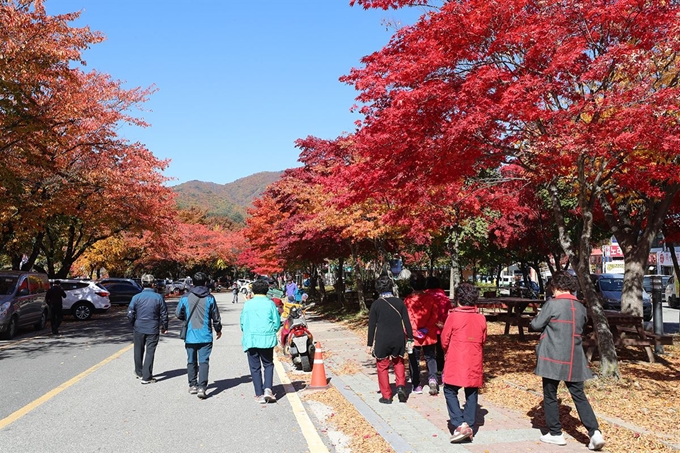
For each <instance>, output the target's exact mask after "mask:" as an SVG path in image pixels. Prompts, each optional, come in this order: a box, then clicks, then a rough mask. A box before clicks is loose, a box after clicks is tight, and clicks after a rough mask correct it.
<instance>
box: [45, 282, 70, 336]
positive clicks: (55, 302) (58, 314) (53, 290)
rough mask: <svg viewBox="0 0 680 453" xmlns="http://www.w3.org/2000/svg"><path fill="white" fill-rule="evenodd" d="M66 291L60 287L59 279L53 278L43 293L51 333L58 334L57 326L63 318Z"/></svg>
mask: <svg viewBox="0 0 680 453" xmlns="http://www.w3.org/2000/svg"><path fill="white" fill-rule="evenodd" d="M65 298H66V292H65V291H64V289H63V288H62V287H61V281H60V280H55V281H54V282H52V286H50V289H48V290H47V292H46V293H45V302H47V305H49V307H50V327H52V335H59V326H60V325H61V320H62V319H63V318H64V313H63V310H64V299H65Z"/></svg>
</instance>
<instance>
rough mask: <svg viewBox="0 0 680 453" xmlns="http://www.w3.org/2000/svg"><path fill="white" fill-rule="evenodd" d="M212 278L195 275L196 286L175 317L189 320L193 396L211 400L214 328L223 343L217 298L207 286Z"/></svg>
mask: <svg viewBox="0 0 680 453" xmlns="http://www.w3.org/2000/svg"><path fill="white" fill-rule="evenodd" d="M207 283H208V276H207V275H205V274H204V273H203V272H197V273H196V274H194V287H193V288H191V289H190V290H189V293H188V294H186V295H184V296H182V297H181V298H180V299H179V302H178V303H177V310H176V312H175V316H177V319H180V320H182V321H186V323H187V333H186V338H185V339H184V348H185V349H186V351H187V378H188V380H189V393H190V394H192V395H197V396H198V397H199V398H200V399H205V398H207V397H208V395H207V393H206V390H207V388H208V372H209V371H210V354H211V353H212V347H213V333H212V331H213V329H215V336H216V337H217V339H218V340H219V339H220V338H221V337H222V319H221V318H220V309H219V308H218V307H217V302H216V301H215V296H213V295H212V294H210V290H209V289H208V288H207V287H206V284H207Z"/></svg>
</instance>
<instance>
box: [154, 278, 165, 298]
mask: <svg viewBox="0 0 680 453" xmlns="http://www.w3.org/2000/svg"><path fill="white" fill-rule="evenodd" d="M154 288H155V289H156V292H157V293H158V294H160V295H162V296H165V294H166V291H167V289H168V285H167V283H166V282H165V279H163V278H159V279H157V280H156V283H155V285H154Z"/></svg>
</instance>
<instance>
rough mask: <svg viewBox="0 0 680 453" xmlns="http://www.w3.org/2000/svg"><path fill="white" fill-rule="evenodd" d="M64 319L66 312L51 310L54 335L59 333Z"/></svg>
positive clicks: (51, 324)
mask: <svg viewBox="0 0 680 453" xmlns="http://www.w3.org/2000/svg"><path fill="white" fill-rule="evenodd" d="M62 319H64V312H63V311H62V309H61V308H52V309H51V310H50V326H51V327H52V333H53V334H54V335H57V334H58V333H59V326H60V325H61V320H62Z"/></svg>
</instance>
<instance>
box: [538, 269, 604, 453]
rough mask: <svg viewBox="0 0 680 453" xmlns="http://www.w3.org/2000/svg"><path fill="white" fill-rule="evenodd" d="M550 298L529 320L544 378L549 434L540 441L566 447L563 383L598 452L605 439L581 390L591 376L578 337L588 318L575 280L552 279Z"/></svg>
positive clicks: (569, 277) (563, 273)
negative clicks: (559, 389) (561, 399)
mask: <svg viewBox="0 0 680 453" xmlns="http://www.w3.org/2000/svg"><path fill="white" fill-rule="evenodd" d="M550 287H551V289H552V293H553V298H552V299H550V300H548V301H547V302H546V303H545V304H543V307H542V308H541V311H540V312H539V313H538V315H536V317H535V318H534V319H532V320H531V324H530V328H531V329H532V330H534V331H540V332H542V333H541V337H540V340H539V342H538V346H537V348H536V355H537V364H536V371H535V372H536V374H537V375H538V376H541V377H542V378H543V412H544V413H545V422H546V424H547V425H548V430H549V432H548V433H546V434H544V435H543V436H541V441H542V442H545V443H548V444H554V445H566V444H567V442H566V440H565V439H564V435H563V434H562V425H561V424H560V413H559V403H558V401H557V387H558V385H559V384H560V381H564V383H565V385H566V386H567V389H569V393H570V394H571V398H572V399H573V400H574V405H575V406H576V411H577V412H578V416H579V418H580V419H581V423H583V426H585V428H586V429H587V430H588V435H589V436H590V443H589V444H588V448H589V449H590V450H601V449H602V447H604V444H605V440H604V437H603V436H602V432H601V431H600V428H599V425H598V423H597V418H595V412H593V408H592V407H591V406H590V403H589V402H588V398H587V397H586V394H585V392H584V391H583V382H584V381H585V380H587V379H591V378H592V377H593V375H592V373H591V372H590V369H589V368H588V362H587V360H586V355H585V353H584V352H583V346H582V341H581V335H582V334H583V328H584V326H585V325H586V321H587V319H588V313H587V310H586V307H585V306H584V305H583V304H582V303H581V302H580V301H579V300H578V299H577V298H576V296H574V293H576V291H577V290H578V281H577V280H576V277H574V276H573V275H571V274H570V273H568V272H566V271H560V272H557V273H555V274H553V276H552V280H551V281H550Z"/></svg>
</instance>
